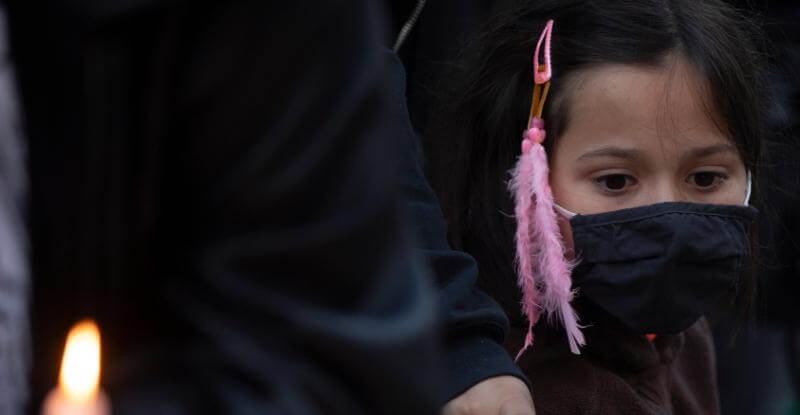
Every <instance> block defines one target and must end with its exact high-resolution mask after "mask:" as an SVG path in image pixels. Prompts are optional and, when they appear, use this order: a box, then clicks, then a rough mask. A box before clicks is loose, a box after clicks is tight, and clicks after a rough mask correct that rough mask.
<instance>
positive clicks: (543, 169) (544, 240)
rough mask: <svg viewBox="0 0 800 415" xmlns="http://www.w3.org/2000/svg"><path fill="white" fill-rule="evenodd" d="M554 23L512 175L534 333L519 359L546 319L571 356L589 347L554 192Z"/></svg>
mask: <svg viewBox="0 0 800 415" xmlns="http://www.w3.org/2000/svg"><path fill="white" fill-rule="evenodd" d="M552 31H553V21H552V20H549V21H548V22H547V24H546V25H545V28H544V30H543V31H542V34H541V36H540V37H539V41H538V43H537V44H536V51H535V52H534V55H533V78H534V88H533V99H532V101H531V112H530V117H529V119H528V128H527V129H526V130H525V132H524V133H523V134H522V154H520V156H519V159H518V160H517V164H516V166H515V167H514V169H513V170H512V171H511V182H510V183H509V188H510V190H511V192H512V193H513V194H514V201H515V208H514V215H515V217H516V219H517V231H516V236H515V237H516V249H517V252H516V258H517V277H518V284H519V287H520V289H521V290H522V312H523V313H524V314H525V316H526V317H527V319H528V333H527V335H526V336H525V343H524V344H523V346H522V349H521V350H520V351H519V353H518V354H517V357H516V358H517V359H519V357H520V356H522V354H523V352H525V350H526V349H527V348H528V347H529V346H530V345H531V344H533V326H534V325H536V323H537V322H538V320H539V317H540V316H541V315H542V314H543V313H544V314H546V315H547V316H548V320H550V321H551V322H552V321H553V320H557V321H558V322H559V323H560V324H561V325H562V326H563V327H564V330H565V331H566V334H567V340H568V341H569V347H570V350H571V351H572V352H573V353H575V354H579V353H580V350H579V347H580V346H583V345H584V344H585V340H584V337H583V333H582V332H581V326H580V325H579V324H578V316H577V314H576V313H575V310H574V309H573V308H572V305H571V304H570V301H572V297H573V290H572V279H571V277H570V273H571V270H572V268H573V266H574V264H572V263H570V262H569V261H568V260H567V259H566V257H565V256H564V253H565V249H564V242H563V239H562V237H561V232H559V229H558V222H557V217H556V212H555V211H554V206H553V205H554V203H553V191H552V190H551V189H550V183H549V167H548V164H547V153H546V152H545V150H544V147H543V146H542V142H544V139H545V130H544V120H542V118H541V116H542V109H543V107H544V102H545V99H546V98H547V93H548V91H549V89H550V78H551V77H552V67H551V65H550V37H551V34H552ZM543 44H544V65H541V66H540V65H539V52H540V49H541V47H542V45H543Z"/></svg>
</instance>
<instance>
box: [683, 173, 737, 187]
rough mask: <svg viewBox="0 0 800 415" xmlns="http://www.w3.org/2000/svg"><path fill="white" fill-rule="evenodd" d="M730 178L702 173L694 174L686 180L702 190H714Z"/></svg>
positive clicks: (718, 174) (717, 174) (720, 174)
mask: <svg viewBox="0 0 800 415" xmlns="http://www.w3.org/2000/svg"><path fill="white" fill-rule="evenodd" d="M727 178H728V176H726V175H724V174H722V173H717V172H713V171H701V172H697V173H692V174H690V175H689V177H687V178H686V181H687V182H688V183H689V184H691V185H694V186H695V187H697V188H698V189H701V190H710V189H713V188H715V187H717V186H719V185H720V184H722V182H724V181H725V179H727Z"/></svg>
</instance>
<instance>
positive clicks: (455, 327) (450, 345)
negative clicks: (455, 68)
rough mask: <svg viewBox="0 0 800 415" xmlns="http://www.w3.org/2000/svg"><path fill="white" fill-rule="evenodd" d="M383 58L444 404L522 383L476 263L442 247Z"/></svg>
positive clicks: (397, 77)
mask: <svg viewBox="0 0 800 415" xmlns="http://www.w3.org/2000/svg"><path fill="white" fill-rule="evenodd" d="M387 55H389V52H388V51H387ZM388 59H389V60H390V64H391V66H390V68H391V71H392V76H393V77H394V79H393V82H392V84H393V85H394V86H395V90H394V93H393V103H394V105H395V106H396V108H395V109H394V110H393V111H392V113H393V114H395V118H394V119H393V122H392V125H391V126H392V133H393V136H394V137H395V140H397V141H399V142H400V143H402V146H401V148H400V151H399V152H398V153H397V155H398V156H397V159H398V163H399V170H398V173H399V175H400V188H401V190H402V192H403V193H402V199H403V204H404V206H405V208H406V209H405V210H406V214H407V215H409V220H408V221H409V223H410V224H411V225H412V228H413V229H414V231H415V234H416V236H417V246H418V251H419V253H420V254H421V255H422V256H423V257H424V258H425V259H427V261H428V263H429V264H430V266H431V268H432V272H433V277H434V278H435V281H436V285H437V287H438V288H439V298H440V303H441V304H440V307H441V314H442V316H443V324H444V363H445V369H446V376H447V380H446V382H445V396H444V398H445V400H444V401H445V402H446V401H447V400H450V399H452V398H454V397H456V396H457V395H459V394H460V393H461V392H464V391H465V390H467V389H468V388H470V387H471V386H473V385H475V384H477V383H478V382H480V381H483V380H486V379H488V378H490V377H494V376H501V375H511V376H516V377H518V378H520V379H522V380H523V381H525V382H526V383H527V382H528V380H527V378H525V376H524V375H523V374H522V372H521V371H520V369H519V368H518V367H517V365H516V364H514V362H513V361H512V359H511V357H510V356H509V355H508V353H507V352H506V350H505V349H504V348H503V346H502V343H503V340H504V338H505V335H506V333H507V332H508V329H509V323H508V318H507V317H506V315H505V313H504V312H503V310H502V308H501V307H500V306H499V305H498V304H497V303H496V302H495V301H494V300H492V299H491V298H490V297H489V296H487V295H486V294H485V293H483V292H482V291H481V290H480V289H478V288H477V286H476V280H477V276H478V267H477V264H476V263H475V260H474V259H473V258H472V257H471V256H469V255H468V254H466V253H464V252H460V251H456V250H453V249H451V248H450V246H449V244H448V242H447V238H446V234H447V230H446V225H445V221H444V217H443V215H442V212H441V209H440V208H439V203H438V201H437V199H436V195H435V194H434V192H433V190H432V189H431V187H430V186H429V185H428V182H427V180H426V178H425V175H424V173H423V169H422V154H421V149H420V146H419V143H418V141H417V139H416V136H415V133H414V130H413V128H412V126H411V122H410V120H409V116H408V112H407V109H406V101H405V78H404V76H405V75H404V72H403V66H402V64H401V63H400V61H399V60H398V59H397V57H396V56H395V55H394V54H391V56H389V58H388Z"/></svg>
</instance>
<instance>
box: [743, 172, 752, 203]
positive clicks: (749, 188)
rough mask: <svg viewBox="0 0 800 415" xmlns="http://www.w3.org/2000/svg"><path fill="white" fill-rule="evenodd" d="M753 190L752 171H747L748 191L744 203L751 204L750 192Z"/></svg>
mask: <svg viewBox="0 0 800 415" xmlns="http://www.w3.org/2000/svg"><path fill="white" fill-rule="evenodd" d="M752 191H753V178H752V176H751V175H750V171H749V170H748V171H747V193H745V195H744V205H745V206H749V205H750V193H751V192H752Z"/></svg>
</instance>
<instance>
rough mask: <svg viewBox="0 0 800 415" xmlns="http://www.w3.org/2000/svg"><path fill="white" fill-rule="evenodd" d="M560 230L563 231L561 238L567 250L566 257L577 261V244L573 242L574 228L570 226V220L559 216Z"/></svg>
mask: <svg viewBox="0 0 800 415" xmlns="http://www.w3.org/2000/svg"><path fill="white" fill-rule="evenodd" d="M558 230H559V231H561V238H562V240H563V241H564V248H565V249H566V252H565V253H564V256H566V257H567V259H569V260H573V259H575V244H574V243H573V242H572V226H570V224H569V219H567V218H565V217H563V216H561V215H559V216H558Z"/></svg>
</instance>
